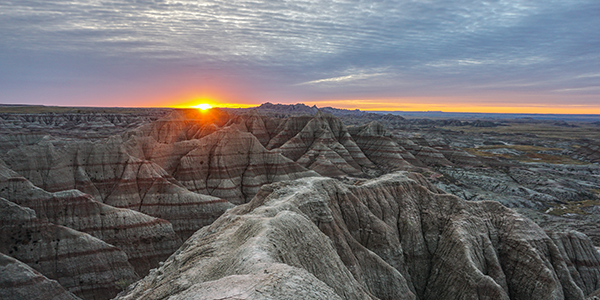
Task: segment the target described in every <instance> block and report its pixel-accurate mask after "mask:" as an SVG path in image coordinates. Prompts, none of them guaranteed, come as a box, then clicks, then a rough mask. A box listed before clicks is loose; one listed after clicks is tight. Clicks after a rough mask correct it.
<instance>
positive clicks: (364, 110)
mask: <svg viewBox="0 0 600 300" xmlns="http://www.w3.org/2000/svg"><path fill="white" fill-rule="evenodd" d="M264 103H271V104H274V105H298V104H303V105H305V106H308V107H313V106H315V107H317V109H322V108H334V109H339V110H346V111H357V110H358V111H361V112H375V113H386V112H388V113H389V112H400V113H442V114H496V115H584V116H600V113H569V112H565V113H539V112H483V111H443V110H385V109H383V110H381V109H360V108H339V107H334V106H331V105H327V106H321V107H319V106H317V105H313V106H310V105H307V104H305V103H302V102H297V103H272V102H269V101H267V102H263V103H261V104H256V105H254V106H249V105H247V104H243V105H236V104H233V105H231V106H219V105H214V106H213V107H212V108H220V109H253V108H258V107H259V106H260V105H262V104H264ZM27 106H31V107H60V108H111V109H117V108H123V109H127V108H129V109H152V108H157V109H161V108H162V109H165V108H166V109H197V108H196V107H191V106H185V107H184V106H177V105H170V106H169V105H165V106H96V105H78V106H64V105H46V104H19V103H15V104H13V103H0V107H7V108H8V107H27ZM506 108H510V107H506Z"/></svg>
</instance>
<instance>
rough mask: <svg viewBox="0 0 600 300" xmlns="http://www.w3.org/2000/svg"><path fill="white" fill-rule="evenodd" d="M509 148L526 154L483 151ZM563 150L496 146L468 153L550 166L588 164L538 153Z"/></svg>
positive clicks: (471, 149)
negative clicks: (548, 164)
mask: <svg viewBox="0 0 600 300" xmlns="http://www.w3.org/2000/svg"><path fill="white" fill-rule="evenodd" d="M500 148H507V149H513V150H517V151H520V152H524V153H523V154H522V155H513V154H496V153H490V152H485V151H482V150H488V149H500ZM561 150H563V149H559V148H546V147H539V146H529V145H510V146H507V145H494V146H483V147H479V148H467V149H465V151H467V152H468V153H470V154H473V155H477V156H485V157H501V158H506V159H512V160H516V161H521V162H542V163H550V164H573V165H585V164H588V163H586V162H582V161H579V160H575V159H572V158H570V157H568V156H564V155H553V154H546V153H538V152H540V151H561Z"/></svg>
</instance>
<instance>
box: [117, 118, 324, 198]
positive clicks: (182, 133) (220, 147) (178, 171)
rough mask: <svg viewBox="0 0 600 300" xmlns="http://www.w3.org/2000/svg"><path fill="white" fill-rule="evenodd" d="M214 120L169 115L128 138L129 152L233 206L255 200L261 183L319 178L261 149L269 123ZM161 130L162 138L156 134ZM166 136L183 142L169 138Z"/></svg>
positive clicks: (295, 164)
mask: <svg viewBox="0 0 600 300" xmlns="http://www.w3.org/2000/svg"><path fill="white" fill-rule="evenodd" d="M206 116H207V118H208V116H209V113H206ZM211 118H214V117H210V118H208V119H207V120H204V119H199V120H196V121H194V122H190V121H189V119H187V117H186V116H181V115H173V116H169V117H168V118H165V119H164V120H161V121H160V122H159V123H157V124H154V123H153V124H151V126H153V129H152V130H149V129H141V130H138V131H136V132H131V133H130V134H128V135H127V136H126V139H127V142H126V147H127V149H128V150H127V151H128V153H131V154H132V155H134V156H137V157H141V158H143V159H145V160H149V161H152V162H155V163H156V164H158V165H159V166H160V167H162V168H163V169H164V170H165V171H166V172H167V173H168V174H170V175H171V176H172V177H173V178H175V179H176V180H177V181H178V182H180V183H181V184H182V185H183V186H184V187H186V188H187V189H189V190H190V191H193V192H197V193H201V194H206V195H212V196H215V197H219V198H222V199H227V200H228V201H230V202H232V203H235V204H240V203H245V202H247V201H249V200H250V199H252V197H254V195H255V194H256V191H257V190H258V188H260V186H261V185H263V184H267V183H271V182H276V181H281V180H290V179H296V178H301V177H307V176H317V175H318V174H317V173H315V172H313V171H310V170H307V169H306V168H304V167H303V166H301V165H299V164H297V163H295V162H293V161H291V160H290V159H288V158H286V157H284V156H283V155H281V154H280V153H277V152H275V151H269V150H267V149H266V148H265V147H264V146H263V144H265V143H266V142H267V141H268V138H269V136H270V135H269V133H268V132H267V129H266V126H267V125H265V123H267V124H268V123H269V121H268V120H263V118H262V117H259V116H257V115H250V116H243V117H241V116H240V117H235V118H233V119H230V120H229V121H227V123H225V117H223V118H221V117H220V118H219V120H221V125H222V127H219V126H217V125H218V124H215V123H210V122H211ZM207 122H209V123H207ZM224 123H225V124H224ZM161 124H162V125H161ZM201 124H204V125H201ZM149 127H150V126H149ZM271 127H272V126H271ZM206 128H210V130H208V129H206ZM157 131H158V132H161V133H162V134H164V137H162V135H158V136H155V135H154V132H157ZM192 132H195V133H193V134H189V133H192ZM168 136H176V137H177V136H178V137H179V138H177V139H174V140H167V139H166V137H168ZM259 138H260V139H262V141H261V140H260V139H259ZM161 141H162V142H161Z"/></svg>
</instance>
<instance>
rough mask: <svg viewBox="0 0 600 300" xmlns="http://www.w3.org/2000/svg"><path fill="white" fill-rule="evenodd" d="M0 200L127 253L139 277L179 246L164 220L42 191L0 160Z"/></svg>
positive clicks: (77, 194)
mask: <svg viewBox="0 0 600 300" xmlns="http://www.w3.org/2000/svg"><path fill="white" fill-rule="evenodd" d="M0 197H4V198H5V199H7V200H9V201H12V202H14V203H16V204H18V205H20V206H25V207H29V208H31V209H33V210H34V211H35V212H36V215H37V217H38V218H39V219H41V220H45V221H49V222H51V223H53V224H57V225H63V226H66V227H69V228H71V229H75V230H78V231H81V232H85V233H88V234H90V235H92V236H94V237H96V238H99V239H101V240H103V241H105V242H107V243H109V244H111V245H114V246H116V247H118V248H119V249H121V250H123V251H124V252H125V253H127V256H128V258H129V262H130V263H131V264H132V265H133V266H134V267H135V270H136V272H137V273H138V274H140V275H145V274H147V273H148V271H149V270H150V269H151V268H155V267H156V266H158V263H159V262H160V261H163V260H164V259H166V258H167V257H168V256H169V255H171V253H173V252H175V250H177V248H178V247H179V246H180V245H181V243H182V241H181V239H180V238H179V236H177V235H176V234H175V232H174V231H173V228H172V226H171V224H170V223H169V222H167V221H166V220H162V219H157V218H154V217H150V216H148V215H145V214H142V213H139V212H136V211H133V210H130V209H122V208H115V207H112V206H109V205H106V204H103V203H100V202H98V201H96V200H95V199H93V198H92V197H91V196H90V195H87V194H84V193H82V192H80V191H78V190H66V191H61V192H55V193H49V192H46V191H44V190H42V189H40V188H38V187H36V186H34V185H33V184H31V182H29V181H28V180H27V179H25V178H23V177H22V176H20V175H19V174H17V173H15V172H14V171H12V170H10V169H8V168H7V167H6V166H5V165H4V164H3V162H2V161H0Z"/></svg>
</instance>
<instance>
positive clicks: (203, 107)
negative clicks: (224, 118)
mask: <svg viewBox="0 0 600 300" xmlns="http://www.w3.org/2000/svg"><path fill="white" fill-rule="evenodd" d="M194 107H195V108H197V109H200V110H207V109H211V108H212V105H210V104H208V103H202V104H198V105H196V106H194Z"/></svg>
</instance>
